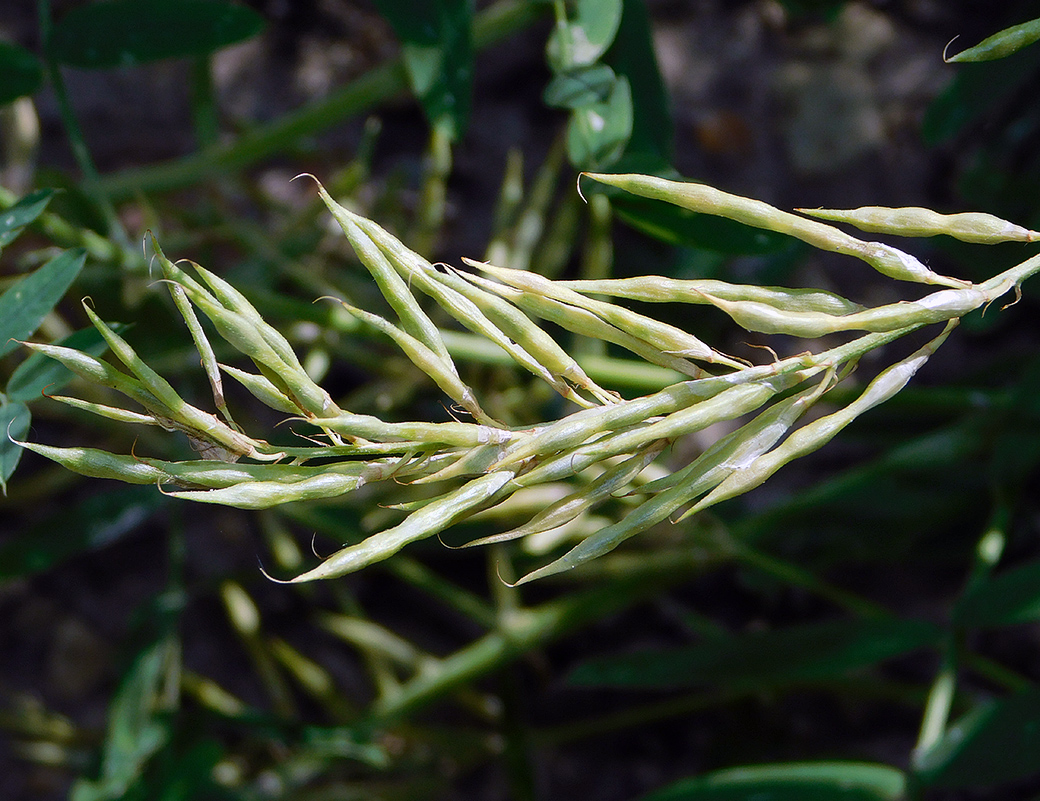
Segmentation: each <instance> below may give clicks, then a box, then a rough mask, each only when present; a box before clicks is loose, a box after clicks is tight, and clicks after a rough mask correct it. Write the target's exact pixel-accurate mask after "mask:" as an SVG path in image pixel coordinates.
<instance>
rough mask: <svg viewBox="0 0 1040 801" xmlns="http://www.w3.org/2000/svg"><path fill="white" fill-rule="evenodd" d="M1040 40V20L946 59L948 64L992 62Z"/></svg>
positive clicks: (1012, 29)
mask: <svg viewBox="0 0 1040 801" xmlns="http://www.w3.org/2000/svg"><path fill="white" fill-rule="evenodd" d="M1038 39H1040V19H1034V20H1030V21H1029V22H1023V23H1022V24H1021V25H1013V26H1012V27H1010V28H1005V29H1004V30H1002V31H999V32H998V33H995V34H993V35H992V36H990V37H988V38H986V39H984V40H983V41H981V42H979V43H978V44H977V45H975V46H974V47H969V48H968V49H967V50H962V51H961V52H960V53H958V54H957V55H955V56H950V57H949V58H948V59H946V61H947V63H960V62H964V61H992V60H994V59H998V58H1004V57H1005V56H1010V55H1011V54H1012V53H1016V52H1018V51H1019V50H1021V49H1022V48H1023V47H1026V46H1027V45H1031V44H1033V43H1034V42H1035V41H1037V40H1038Z"/></svg>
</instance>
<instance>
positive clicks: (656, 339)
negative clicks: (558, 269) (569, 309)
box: [465, 259, 744, 369]
mask: <svg viewBox="0 0 1040 801" xmlns="http://www.w3.org/2000/svg"><path fill="white" fill-rule="evenodd" d="M465 261H466V263H467V264H470V265H472V266H474V267H476V268H477V269H479V270H481V271H482V272H485V273H488V274H489V275H492V276H494V277H495V278H497V279H498V280H499V281H501V282H502V283H504V284H507V285H509V286H511V287H514V288H516V289H519V290H521V291H523V292H528V293H531V294H535V295H542V296H544V297H546V298H551V299H553V300H556V301H559V302H560V303H565V304H568V305H571V306H577V307H578V308H580V309H585V310H586V311H589V312H591V313H593V314H595V315H596V316H597V317H599V318H600V319H601V320H603V321H604V322H607V323H610V324H611V325H613V326H614V327H616V328H617V329H619V330H621V331H624V332H625V333H626V334H629V335H631V336H634V337H636V338H637V339H641V340H642V341H643V342H645V343H646V344H648V345H650V346H651V347H653V348H657V349H659V350H662V351H664V352H665V353H670V354H673V355H676V356H682V357H684V358H688V359H697V360H699V361H704V362H708V363H709V364H725V365H727V366H729V367H736V368H737V369H739V368H741V367H743V366H744V365H743V364H741V363H740V362H738V361H736V360H734V359H732V358H730V357H729V356H726V355H725V354H723V353H719V352H718V351H716V350H715V349H713V348H710V347H708V346H707V345H705V344H704V343H703V342H701V341H700V340H699V339H697V337H695V336H693V335H691V334H688V333H686V332H685V331H683V330H682V329H680V328H676V327H675V326H673V325H668V324H667V323H662V322H660V321H659V320H654V319H652V318H650V317H646V316H644V315H642V314H639V313H637V312H634V311H631V310H630V309H625V308H623V307H621V306H615V305H614V304H612V303H604V302H603V301H601V300H595V299H593V298H587V297H585V296H584V295H582V294H580V293H578V292H575V291H574V290H572V289H567V288H566V287H562V286H560V285H559V284H558V283H556V282H555V281H550V280H549V279H548V278H544V277H542V276H540V275H537V274H536V273H529V272H524V271H521V270H509V269H506V268H503V267H495V266H493V265H491V264H480V263H477V262H473V261H470V260H468V259H467V260H465Z"/></svg>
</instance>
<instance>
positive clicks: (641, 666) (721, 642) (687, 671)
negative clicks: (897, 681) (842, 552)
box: [569, 619, 940, 688]
mask: <svg viewBox="0 0 1040 801" xmlns="http://www.w3.org/2000/svg"><path fill="white" fill-rule="evenodd" d="M939 637H940V631H939V629H937V628H936V627H935V626H932V625H931V624H928V623H925V622H923V621H918V620H898V619H896V620H851V621H831V622H826V623H813V624H808V625H803V626H792V627H790V628H786V629H779V630H777V631H768V632H756V633H753V634H741V635H736V636H732V637H719V638H713V639H711V640H708V641H705V642H701V643H698V644H697V645H694V646H690V647H686V648H677V649H672V650H666V651H642V652H639V653H634V654H625V655H621V656H609V657H605V658H600V659H595V660H592V661H590V662H586V663H584V664H582V665H580V666H579V667H578V668H577V669H576V670H575V671H574V672H573V673H571V675H570V677H569V681H570V683H571V684H575V685H579V686H584V687H600V686H612V687H643V688H659V687H690V686H698V685H704V684H721V685H725V686H730V685H737V686H748V685H750V686H760V685H770V686H772V685H778V684H785V683H790V682H804V681H816V680H820V679H824V678H830V677H833V676H839V675H841V674H843V673H845V672H846V671H849V670H852V669H855V668H864V667H869V666H870V665H873V664H875V663H877V662H881V661H883V660H885V659H890V658H892V657H895V656H899V655H901V654H904V653H907V652H909V651H914V650H917V649H918V648H924V647H926V646H929V645H933V644H935V643H937V642H938V640H939Z"/></svg>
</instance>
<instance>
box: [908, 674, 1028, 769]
mask: <svg viewBox="0 0 1040 801" xmlns="http://www.w3.org/2000/svg"><path fill="white" fill-rule="evenodd" d="M915 763H916V764H915V770H916V772H917V776H918V778H919V779H920V780H921V782H922V783H924V784H925V785H928V786H934V787H947V788H960V787H980V786H986V785H993V784H1000V783H1003V782H1012V781H1016V780H1019V779H1024V778H1027V777H1029V776H1033V775H1036V774H1038V773H1040V688H1036V687H1032V688H1030V689H1028V690H1023V691H1022V692H1019V693H1016V694H1015V695H1012V696H1010V697H1008V698H1005V699H1003V700H1002V701H998V702H996V703H992V704H986V705H984V706H981V707H979V708H977V709H975V710H973V711H971V712H969V713H968V714H967V715H965V716H964V717H963V718H961V719H960V720H959V721H957V723H955V724H954V725H953V726H951V727H950V728H949V729H948V730H947V731H946V733H945V734H944V736H943V737H942V739H941V740H939V742H937V743H936V744H935V745H934V746H933V747H932V748H930V749H928V750H927V751H925V752H924V753H923V754H921V755H919V756H918V757H917V759H916V760H915Z"/></svg>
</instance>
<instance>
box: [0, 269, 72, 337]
mask: <svg viewBox="0 0 1040 801" xmlns="http://www.w3.org/2000/svg"><path fill="white" fill-rule="evenodd" d="M86 258H87V254H86V251H85V250H83V249H82V248H75V249H74V250H67V251H65V252H64V253H62V254H61V255H60V256H55V257H54V258H53V259H51V260H50V261H49V262H47V263H46V264H44V265H43V266H42V267H40V268H39V269H37V270H36V271H35V272H33V273H30V274H29V275H27V276H25V277H24V278H22V279H20V280H18V281H17V282H15V283H14V284H12V285H11V286H10V287H8V289H7V291H6V292H4V294H3V295H0V356H6V355H7V354H8V353H10V352H11V351H12V350H14V349H15V348H17V347H18V342H19V341H20V340H23V339H25V338H26V337H28V336H30V335H32V333H33V332H34V331H35V330H36V329H37V328H38V327H39V325H40V323H41V322H42V321H43V318H44V317H46V316H47V314H48V313H49V312H50V311H51V309H53V308H54V306H55V305H56V304H57V302H58V301H59V300H61V298H62V295H64V294H65V292H66V291H67V290H68V288H69V286H71V284H72V282H73V281H74V280H75V279H76V276H77V275H79V271H80V270H81V269H82V268H83V262H84V261H86Z"/></svg>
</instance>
